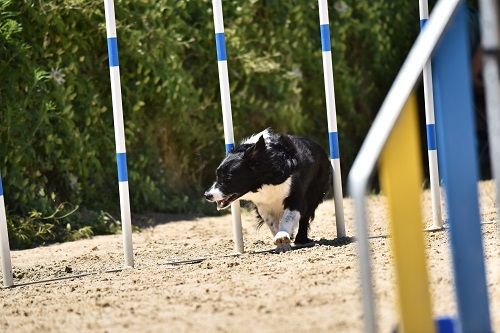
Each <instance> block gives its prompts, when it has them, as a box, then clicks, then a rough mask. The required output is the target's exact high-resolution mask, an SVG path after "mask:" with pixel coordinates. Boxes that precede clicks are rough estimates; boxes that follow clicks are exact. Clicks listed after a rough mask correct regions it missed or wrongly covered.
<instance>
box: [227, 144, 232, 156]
mask: <svg viewBox="0 0 500 333" xmlns="http://www.w3.org/2000/svg"><path fill="white" fill-rule="evenodd" d="M233 149H234V143H226V155H227V154H229V153H230V152H232V151H233Z"/></svg>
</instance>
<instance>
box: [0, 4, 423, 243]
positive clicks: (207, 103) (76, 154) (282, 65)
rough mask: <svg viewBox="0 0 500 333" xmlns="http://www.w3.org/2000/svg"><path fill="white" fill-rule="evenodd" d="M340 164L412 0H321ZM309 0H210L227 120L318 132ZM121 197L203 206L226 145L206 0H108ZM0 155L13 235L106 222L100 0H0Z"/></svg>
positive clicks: (364, 119) (370, 105)
mask: <svg viewBox="0 0 500 333" xmlns="http://www.w3.org/2000/svg"><path fill="white" fill-rule="evenodd" d="M329 5H330V8H329V11H330V21H331V37H332V49H333V61H334V73H335V88H336V98H337V101H336V102H337V112H338V126H339V136H340V151H341V158H342V168H343V171H344V177H345V176H346V174H347V171H348V170H349V168H350V165H351V163H352V161H353V159H354V156H355V153H356V152H357V150H358V148H359V146H360V144H361V142H362V139H363V137H364V135H365V133H366V131H367V129H368V127H369V126H370V123H371V120H372V119H373V117H374V115H375V113H376V112H377V110H378V107H379V106H380V104H381V102H382V100H383V98H384V97H385V94H386V92H387V90H388V88H389V86H390V84H391V82H392V80H393V79H394V76H395V74H396V73H397V71H398V69H399V66H400V64H401V63H402V61H403V60H404V58H405V56H406V54H407V52H408V50H409V47H410V46H411V44H412V42H413V41H414V39H415V37H416V35H417V33H418V30H419V16H418V1H416V0H400V1H386V0H370V1H357V0H342V1H334V0H331V1H329ZM317 6H318V5H317V1H312V0H290V1H277V0H260V1H257V0H248V1H244V2H242V1H224V19H225V27H226V39H227V53H228V61H229V78H230V82H231V97H232V107H233V121H234V133H235V136H236V139H237V140H239V139H241V138H243V137H245V136H247V135H249V134H251V133H254V132H258V131H260V130H262V129H263V128H266V127H272V128H274V129H275V130H276V131H279V132H288V133H294V134H300V135H305V136H308V137H311V138H313V139H315V140H317V141H318V142H320V143H322V144H323V146H324V147H325V149H327V148H328V142H327V139H328V136H327V124H326V109H325V99H324V87H323V70H322V58H321V46H320V33H319V23H318V8H317ZM115 7H116V19H117V31H118V43H119V56H120V69H121V82H122V92H123V108H124V113H125V127H126V139H127V152H128V166H129V183H130V195H131V202H132V211H133V212H134V213H144V212H150V211H156V212H174V213H175V212H177V213H179V212H180V213H186V212H189V213H215V210H214V208H213V207H212V206H207V205H205V204H204V203H203V201H202V198H201V193H202V191H203V189H204V188H205V187H207V186H208V185H209V183H210V182H211V181H212V179H213V175H214V170H215V167H216V166H217V164H218V163H219V162H220V160H221V158H222V157H223V156H224V140H223V127H222V116H221V107H220V97H219V82H218V74H217V62H216V52H215V41H214V31H213V19H212V6H211V1H209V0H198V1H188V0H182V1H180V0H117V1H116V2H115ZM0 73H2V81H1V82H0V171H1V174H2V176H3V183H4V192H5V200H6V204H7V210H8V227H9V232H10V237H11V243H12V244H11V245H12V247H13V248H24V247H29V246H35V245H39V244H45V243H47V242H53V241H65V240H71V239H77V238H81V237H88V236H91V235H93V234H97V233H110V232H115V231H116V230H119V228H120V222H119V221H118V220H116V219H115V218H114V217H113V216H119V201H118V186H117V176H116V164H115V163H116V162H115V147H114V132H113V117H112V108H111V93H110V83H109V68H108V58H107V44H106V31H105V19H104V8H103V3H102V1H101V0H51V1H45V0H38V1H28V0H15V1H14V0H1V1H0Z"/></svg>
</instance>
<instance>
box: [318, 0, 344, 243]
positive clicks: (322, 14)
mask: <svg viewBox="0 0 500 333" xmlns="http://www.w3.org/2000/svg"><path fill="white" fill-rule="evenodd" d="M318 5H319V24H320V32H321V50H322V54H323V76H324V81H325V98H326V114H327V118H328V138H329V143H330V163H331V164H332V168H333V197H334V201H335V219H336V224H337V237H345V235H346V232H345V224H344V206H343V194H342V174H341V172H340V153H339V136H338V132H337V111H336V106H335V89H334V83H333V65H332V48H331V42H330V41H331V40H330V21H329V18H328V0H318Z"/></svg>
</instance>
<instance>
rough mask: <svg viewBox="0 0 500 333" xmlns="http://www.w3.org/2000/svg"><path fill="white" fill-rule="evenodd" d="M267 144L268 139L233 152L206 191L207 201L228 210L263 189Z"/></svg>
mask: <svg viewBox="0 0 500 333" xmlns="http://www.w3.org/2000/svg"><path fill="white" fill-rule="evenodd" d="M265 154H266V143H265V140H264V136H263V135H262V136H260V138H259V139H258V140H257V142H255V143H243V144H241V145H240V146H238V147H237V148H236V149H235V150H233V151H232V152H230V153H229V154H228V155H227V156H226V158H225V159H224V160H223V161H222V163H221V164H220V165H219V167H218V168H217V171H216V179H215V182H214V184H213V185H212V186H211V187H210V188H209V189H208V190H207V191H206V192H205V198H206V199H207V200H208V201H210V202H216V203H217V209H219V210H220V209H224V208H227V207H229V205H230V204H231V203H232V202H233V201H234V200H236V199H238V198H239V197H241V196H243V195H245V194H246V193H248V192H251V191H257V190H258V189H259V188H260V187H261V186H262V168H263V167H265V166H264V164H265V161H266V158H265Z"/></svg>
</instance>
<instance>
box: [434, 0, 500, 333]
mask: <svg viewBox="0 0 500 333" xmlns="http://www.w3.org/2000/svg"><path fill="white" fill-rule="evenodd" d="M466 15H467V12H466V6H465V1H462V3H461V5H460V6H459V9H457V12H456V14H455V18H454V20H452V23H451V24H450V26H449V28H448V30H447V32H446V34H445V35H444V37H443V39H442V41H441V43H440V45H439V46H438V48H437V49H436V52H435V56H434V58H433V67H434V68H433V69H434V87H435V90H434V94H435V95H439V97H440V98H437V99H436V103H437V104H436V111H437V112H436V116H437V122H436V123H437V126H438V133H439V135H438V141H439V154H438V156H439V162H440V163H439V165H440V168H441V170H442V171H443V172H442V173H443V174H444V176H445V177H444V180H445V184H444V186H445V190H446V198H447V203H448V204H447V206H448V216H449V223H450V229H449V233H450V240H451V250H452V251H451V252H452V258H453V267H454V277H455V278H454V280H455V292H456V298H457V304H458V314H459V320H458V323H457V324H458V325H460V326H461V329H460V327H459V328H458V330H459V331H461V332H464V333H469V332H491V331H492V328H491V323H490V313H489V305H488V292H487V286H486V275H485V266H484V254H483V244H482V233H481V224H480V217H479V204H478V191H477V181H478V163H477V158H478V156H477V151H476V138H475V117H474V108H473V99H472V81H471V76H470V73H471V68H470V62H469V54H470V53H469V44H468V43H469V39H468V27H467V16H466Z"/></svg>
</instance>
